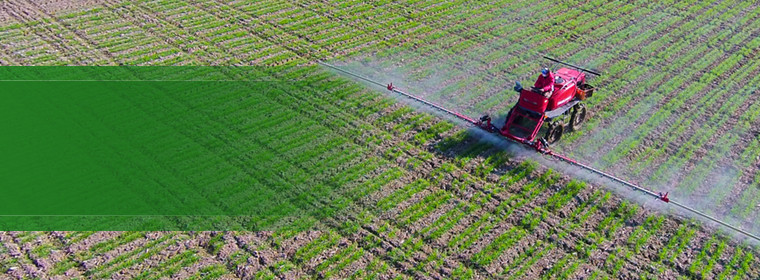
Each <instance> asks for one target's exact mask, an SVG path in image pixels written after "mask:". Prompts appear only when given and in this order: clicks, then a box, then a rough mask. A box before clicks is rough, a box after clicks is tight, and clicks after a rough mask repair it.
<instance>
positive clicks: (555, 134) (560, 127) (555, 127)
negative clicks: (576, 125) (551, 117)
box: [544, 120, 565, 144]
mask: <svg viewBox="0 0 760 280" xmlns="http://www.w3.org/2000/svg"><path fill="white" fill-rule="evenodd" d="M564 130H565V122H563V121H562V120H556V121H553V122H550V123H549V126H548V129H547V130H546V136H545V137H544V139H546V142H549V144H554V143H556V142H557V141H559V139H560V138H562V132H564Z"/></svg>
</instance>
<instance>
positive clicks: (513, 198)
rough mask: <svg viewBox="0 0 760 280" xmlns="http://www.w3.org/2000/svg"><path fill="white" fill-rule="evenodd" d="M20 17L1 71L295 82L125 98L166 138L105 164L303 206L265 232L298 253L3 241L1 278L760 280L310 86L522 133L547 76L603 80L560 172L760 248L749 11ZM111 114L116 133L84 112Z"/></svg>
mask: <svg viewBox="0 0 760 280" xmlns="http://www.w3.org/2000/svg"><path fill="white" fill-rule="evenodd" d="M2 5H3V8H4V9H3V10H2V11H0V64H2V65H4V66H7V65H16V66H22V65H23V66H41V65H137V66H197V65H240V66H243V65H247V66H250V65H254V66H267V67H262V68H263V69H264V70H262V73H265V74H266V75H262V76H265V77H267V78H271V79H273V80H277V81H296V82H292V83H289V82H282V83H268V84H267V85H268V86H269V87H270V88H267V90H260V89H259V90H257V89H256V88H251V87H250V86H249V85H246V84H242V85H241V84H239V83H236V82H235V83H233V84H232V85H230V84H227V83H218V87H219V88H215V89H214V90H209V91H208V92H205V91H199V90H197V88H193V87H192V86H188V88H186V89H185V88H180V89H179V90H188V91H190V92H193V94H167V95H163V96H156V98H152V97H151V96H149V95H134V96H129V95H124V96H119V98H121V99H122V102H123V104H126V107H127V109H129V110H127V109H124V110H125V111H128V112H132V111H139V112H145V113H146V114H145V116H144V118H145V123H146V124H145V126H143V127H139V128H142V129H144V128H150V129H145V130H144V131H143V133H142V134H138V135H135V136H133V137H123V136H124V135H127V134H130V133H131V131H130V130H128V129H130V128H119V129H113V130H111V131H110V132H109V133H110V134H109V135H110V137H112V138H113V139H122V140H121V141H123V142H119V145H115V146H113V147H104V148H103V149H110V150H109V151H116V152H123V151H125V150H124V149H123V147H130V145H133V146H135V145H138V146H135V147H140V148H139V149H141V150H140V153H139V154H138V153H135V154H134V155H131V154H130V155H128V156H125V157H123V158H120V160H121V161H123V162H124V163H125V164H128V165H130V166H133V167H135V168H139V169H140V170H148V171H150V172H147V171H146V174H147V175H145V177H142V178H146V179H151V180H153V179H158V180H159V181H156V182H161V181H160V180H161V179H162V178H172V179H166V180H167V181H165V182H164V183H165V184H160V183H157V184H156V185H166V184H179V185H194V184H198V185H199V186H200V187H204V186H205V187H208V188H209V189H215V186H217V185H216V184H218V186H220V187H219V188H220V189H224V190H226V191H227V192H225V193H223V195H225V196H224V197H225V198H227V197H229V201H228V205H227V207H233V208H234V207H236V206H238V205H240V208H238V210H240V211H244V210H241V209H251V208H246V207H254V206H255V205H253V203H254V202H250V200H249V198H250V197H254V196H253V195H252V194H251V193H246V192H245V190H246V188H245V187H246V186H257V189H256V190H257V191H268V192H270V194H275V193H278V192H282V191H283V190H285V191H288V192H286V195H287V199H284V201H285V202H281V203H283V204H281V205H287V207H283V208H286V210H287V211H291V212H287V214H288V215H283V217H275V218H273V219H272V220H271V221H270V222H271V223H273V224H277V225H284V226H283V228H285V230H278V231H256V232H251V231H4V232H0V241H1V242H2V246H0V273H2V274H0V275H2V276H3V277H4V278H18V279H23V278H39V279H68V278H91V279H107V278H115V279H123V278H141V279H148V278H149V279H154V278H163V277H169V278H183V279H184V278H190V279H230V278H232V279H236V278H243V279H278V278H283V279H300V278H327V279H333V278H355V279H366V278H377V279H392V278H393V279H395V278H400V279H418V278H421V279H429V278H433V279H442V278H447V279H469V278H471V279H486V278H506V279H538V278H541V279H579V278H583V279H631V278H636V279H758V278H760V268H758V267H759V265H760V260H759V259H758V257H760V256H759V255H758V254H760V252H759V251H758V250H757V247H756V244H753V243H751V242H748V241H747V240H744V239H742V238H741V237H737V236H733V235H731V234H729V233H727V232H725V231H723V230H722V229H721V228H714V227H711V226H709V225H705V224H703V223H702V222H700V221H698V220H693V219H689V218H684V217H682V216H680V215H667V214H663V213H662V212H658V211H656V210H654V209H655V207H657V206H660V205H662V204H650V203H645V204H644V205H643V206H642V205H639V204H637V203H636V202H633V201H632V200H629V199H630V198H628V197H625V196H621V194H619V193H613V192H610V191H608V190H607V189H606V188H605V187H604V186H592V185H591V184H589V183H586V182H584V181H583V180H582V178H575V177H574V176H573V174H565V173H562V172H558V171H554V170H552V169H550V168H548V167H546V166H542V165H541V164H539V163H538V162H537V161H534V160H532V159H531V158H530V157H525V156H517V155H514V154H511V153H507V152H505V149H504V145H503V143H502V144H499V143H498V142H496V144H495V143H494V141H491V140H489V139H488V138H484V137H482V136H480V135H478V134H476V133H472V132H471V131H470V130H468V129H467V128H466V127H463V126H458V125H456V124H455V123H452V122H450V121H448V120H446V119H444V118H440V117H438V116H437V115H433V114H429V113H424V112H419V111H417V110H415V109H414V107H411V106H407V105H405V104H404V103H403V102H397V101H395V100H394V99H393V98H389V97H388V96H386V95H384V94H383V93H381V92H379V91H377V90H376V89H372V88H369V87H367V86H365V85H363V84H361V83H358V82H356V81H351V80H349V79H346V78H345V77H341V76H339V75H336V74H335V73H332V72H330V71H327V70H325V69H322V68H320V67H318V66H316V65H315V61H317V60H324V61H330V62H334V63H336V64H338V65H344V66H345V67H346V69H352V70H355V71H358V72H362V73H364V74H366V75H368V76H372V77H374V78H377V79H381V80H382V81H385V80H388V82H391V81H393V82H394V83H396V82H397V81H398V83H397V84H398V85H399V86H402V87H405V88H408V89H409V90H410V91H414V89H421V90H420V91H419V92H415V93H419V94H421V95H424V96H425V97H427V98H430V99H431V100H434V101H436V102H440V103H442V104H445V105H446V106H447V107H452V108H456V109H458V110H461V111H463V112H466V113H467V114H468V115H472V116H477V115H479V114H481V113H485V112H490V113H494V114H501V113H503V112H506V110H508V108H510V107H511V106H512V104H513V103H514V102H515V100H516V96H515V94H514V93H513V92H511V86H512V85H513V82H514V81H515V80H520V81H524V82H525V81H529V80H531V79H533V78H534V77H535V74H536V69H539V68H540V66H541V65H542V63H543V62H541V61H538V60H537V57H540V55H541V54H548V55H551V56H553V57H557V58H560V59H562V60H566V61H572V62H574V63H576V64H581V65H588V66H590V67H593V68H595V69H598V70H600V71H602V72H603V75H602V76H601V77H598V78H594V80H593V83H594V84H595V85H597V87H598V88H600V91H599V92H598V93H597V94H596V95H595V96H594V98H592V99H589V102H588V103H587V105H588V108H589V110H590V113H591V117H590V122H589V123H587V124H586V125H585V126H584V127H583V128H582V129H581V130H580V131H576V132H574V133H570V134H567V135H566V136H565V138H563V140H562V142H561V143H560V144H559V145H558V146H556V147H554V148H555V149H558V150H560V151H562V152H566V153H568V154H571V155H572V156H573V157H576V158H579V159H580V160H582V161H584V162H590V163H593V165H594V166H597V167H600V168H603V169H605V170H610V171H614V172H615V173H616V174H622V175H624V177H626V178H630V179H632V180H636V181H638V182H641V183H642V184H643V185H644V186H648V187H652V188H654V189H657V190H661V191H670V192H671V193H672V197H674V198H678V199H680V200H682V201H688V202H690V203H693V204H692V205H694V206H695V207H699V208H700V209H703V210H706V211H709V212H710V213H712V214H715V215H717V216H720V217H722V218H724V219H726V220H728V221H730V222H732V223H734V224H737V225H741V226H742V227H744V228H747V229H749V230H751V231H752V232H758V229H759V228H758V227H757V225H756V223H755V221H756V220H757V219H758V218H760V217H758V213H760V210H759V207H758V206H760V205H759V204H760V174H759V173H758V171H759V170H760V168H758V167H759V166H758V162H760V158H759V157H760V142H759V141H760V140H759V139H760V138H758V132H759V131H760V122H758V120H757V117H758V115H760V108H757V106H758V105H757V104H759V102H757V100H756V99H757V96H758V95H757V94H755V93H757V90H758V88H757V85H758V82H760V81H759V80H758V78H757V75H756V74H757V69H758V63H759V62H758V61H759V60H758V59H757V54H758V48H760V39H758V38H760V36H758V33H759V32H760V25H758V24H760V20H758V16H759V15H760V14H759V13H760V5H757V4H753V3H752V2H750V1H741V2H739V1H716V2H707V1H662V2H655V1H633V2H631V1H565V2H561V3H556V2H548V1H544V2H538V3H536V2H535V1H495V2H489V3H486V2H480V1H476V2H467V1H407V2H389V1H378V2H363V1H332V0H324V1H313V2H312V1H269V0H267V1H232V2H226V1H158V0H156V1H129V2H120V1H117V0H104V1H81V2H79V1H21V0H8V1H4V2H3V3H2ZM267 69H268V70H267ZM0 73H5V74H6V75H8V73H10V72H9V71H6V70H3V71H0ZM11 78H23V77H7V76H4V77H3V78H2V80H8V79H11ZM215 79H219V80H240V79H245V77H241V76H240V75H234V74H230V73H228V72H220V75H219V76H215ZM32 80H34V79H33V78H32ZM0 83H3V82H0ZM6 83H7V81H6ZM215 85H217V84H215ZM193 90H195V91H193ZM89 97H93V96H89ZM63 101H65V100H62V101H61V102H53V101H49V102H48V104H46V106H47V107H44V108H46V110H50V114H51V115H52V116H59V115H57V114H60V116H68V114H72V115H74V116H72V117H70V118H72V119H77V120H90V121H91V119H100V120H102V122H103V123H104V124H108V122H109V119H108V118H106V117H108V116H109V114H108V112H110V111H117V109H116V108H115V107H117V106H116V105H117V104H110V103H108V102H106V101H108V99H106V98H105V97H103V99H94V98H93V100H91V101H90V103H78V102H73V101H72V102H71V103H72V104H78V105H64V104H66V103H65V102H63ZM99 102H100V103H99ZM0 106H2V105H0ZM98 106H104V109H102V110H93V112H98V114H103V115H97V114H93V115H87V114H86V113H83V112H88V111H87V110H82V109H83V108H85V109H86V108H94V107H98ZM108 106H111V107H108ZM98 108H100V107H98ZM61 118H62V119H66V118H65V117H61ZM132 129H135V130H137V129H138V128H132ZM151 129H152V130H151ZM163 130H166V131H171V134H169V133H167V135H162V134H161V131H163ZM126 132H130V133H126ZM162 136H170V137H162ZM166 139H171V141H168V140H166ZM176 143H181V144H182V145H183V147H184V149H186V150H189V151H192V153H191V152H186V153H181V152H176V151H175V150H172V149H171V147H172V146H173V145H176ZM122 144H123V145H122ZM114 154H118V153H114ZM257 156H260V157H257ZM254 160H255V161H256V162H255V164H254V162H251V161H254ZM175 162H176V166H175V165H174V164H172V163H175ZM143 164H144V165H143ZM152 168H155V169H152ZM208 170H213V171H208ZM272 197H275V198H276V196H272ZM200 201H202V200H200ZM199 203H200V202H199ZM246 203H248V204H246ZM278 205H280V204H278ZM286 210H283V211H286ZM292 213H298V216H296V217H297V218H292V217H293V216H291V214H292ZM288 217H290V218H292V219H289V218H288ZM304 228H306V229H309V230H302V229H304Z"/></svg>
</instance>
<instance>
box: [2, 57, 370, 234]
mask: <svg viewBox="0 0 760 280" xmlns="http://www.w3.org/2000/svg"><path fill="white" fill-rule="evenodd" d="M271 71H277V70H273V69H263V68H256V67H2V68H0V80H1V81H0V85H1V87H0V88H1V89H0V120H1V121H0V131H2V133H0V157H2V168H0V178H1V180H0V188H2V196H0V230H235V229H246V230H274V229H278V228H280V227H282V226H292V225H293V224H294V223H300V224H299V225H298V227H303V228H308V227H309V226H311V225H312V224H314V221H315V220H316V219H318V218H323V217H325V216H326V215H325V214H324V213H320V212H321V211H327V210H323V209H324V205H326V204H329V203H330V202H329V201H325V199H328V200H329V197H332V196H330V195H329V193H331V192H333V191H334V192H337V190H339V189H340V188H341V187H342V186H343V185H346V184H351V183H356V182H345V183H341V184H336V183H333V182H334V181H336V180H333V179H334V178H332V177H331V176H339V175H338V174H333V173H332V172H325V171H326V170H328V169H330V168H332V166H328V165H326V164H322V162H321V161H322V159H325V158H330V157H331V155H332V154H335V153H339V152H342V151H344V150H346V148H347V147H349V148H350V146H351V144H352V143H351V142H350V141H347V140H346V139H344V138H343V137H344V136H342V135H340V134H338V133H334V132H333V131H332V130H330V129H327V128H325V127H324V126H323V125H322V124H320V123H319V122H317V121H315V120H314V117H313V114H314V113H315V112H314V111H313V110H308V108H302V107H301V106H299V104H298V103H294V102H289V100H298V99H299V96H298V95H303V94H307V93H308V89H309V88H310V87H311V86H312V85H310V84H309V83H308V82H304V81H283V80H278V79H275V78H272V77H270V76H269V75H268V74H267V73H271ZM294 88H297V89H299V90H293V89H294ZM339 146H341V147H339ZM348 150H351V152H352V153H356V154H358V157H359V158H365V157H364V156H362V155H361V153H362V151H361V149H348ZM323 173H324V174H323ZM314 189H319V190H324V189H328V190H329V191H328V192H327V193H328V195H324V191H323V192H322V194H323V195H321V196H320V197H313V195H312V193H314ZM325 197H328V198H325ZM333 199H335V198H333ZM315 201H316V202H315Z"/></svg>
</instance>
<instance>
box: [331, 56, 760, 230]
mask: <svg viewBox="0 0 760 280" xmlns="http://www.w3.org/2000/svg"><path fill="white" fill-rule="evenodd" d="M544 58H545V59H547V60H549V61H551V62H554V63H557V64H560V65H563V66H565V67H563V68H559V69H557V71H554V72H553V73H552V72H551V71H549V70H548V69H545V71H544V72H549V73H551V74H552V75H550V76H549V77H551V78H550V81H549V83H548V86H547V87H546V88H549V89H550V90H546V88H537V87H535V86H534V87H531V88H530V89H526V88H523V87H522V85H521V84H520V83H519V82H517V83H516V84H515V87H514V90H515V91H516V92H518V93H519V98H518V100H517V102H516V103H515V105H514V106H513V107H512V108H511V109H510V110H509V112H508V113H507V115H506V118H505V120H504V125H503V126H502V127H500V128H499V127H497V126H496V125H495V124H494V120H493V119H492V118H491V116H489V115H484V116H482V117H480V118H478V119H474V118H471V117H469V116H466V115H464V114H461V113H459V112H456V111H454V110H451V109H447V108H445V107H443V106H441V105H438V104H435V103H433V102H430V101H428V100H425V99H423V98H421V97H418V96H415V95H413V94H410V93H407V92H405V91H402V90H401V89H399V88H397V87H396V86H394V85H393V83H389V84H383V83H380V82H377V81H374V80H372V79H369V78H367V77H364V76H362V75H359V74H356V73H353V72H351V71H348V70H344V69H341V68H339V67H336V66H334V65H331V64H327V63H325V62H321V61H320V62H319V64H321V65H323V66H325V67H328V68H331V69H333V70H336V71H338V72H341V73H344V74H347V75H349V76H352V77H355V78H357V79H361V80H363V81H366V82H368V83H371V84H375V85H379V86H382V87H385V88H386V89H388V90H389V91H391V92H393V93H396V94H400V95H402V96H405V97H408V98H411V99H413V100H415V101H417V102H420V103H422V104H425V105H427V106H430V107H432V108H435V109H437V110H439V111H441V112H443V113H446V114H449V115H452V116H454V117H456V118H459V119H461V120H463V121H466V122H468V123H470V124H472V125H474V126H475V127H478V128H479V129H483V130H485V131H487V132H490V133H494V134H498V135H500V136H502V137H504V138H505V139H508V140H511V141H514V142H517V143H520V144H523V145H525V146H528V147H531V148H532V149H535V150H536V151H538V152H539V153H541V154H543V155H546V156H549V157H551V158H554V159H557V160H560V161H564V162H567V163H569V164H571V165H574V166H578V167H579V168H581V169H584V170H586V171H588V172H591V173H593V174H597V175H599V176H601V177H603V178H606V179H609V180H611V181H614V182H617V183H620V184H622V185H624V186H627V187H630V188H632V189H633V190H636V191H640V192H642V193H644V194H646V195H649V196H651V197H654V198H655V199H658V200H660V201H663V202H666V203H671V204H673V205H675V206H677V207H680V208H682V209H685V210H687V211H690V212H692V213H694V214H696V215H698V216H701V217H704V218H706V219H708V220H711V221H713V222H716V223H719V224H721V225H723V226H726V227H728V228H730V229H732V230H735V231H737V232H740V233H742V234H744V235H746V236H748V237H750V238H753V239H755V240H758V241H760V237H758V236H756V235H754V234H752V233H750V232H747V231H745V230H742V229H740V228H738V227H735V226H732V225H730V224H728V223H726V222H723V221H721V220H718V219H716V218H714V217H712V216H710V215H707V214H705V213H702V212H700V211H698V210H696V209H693V208H691V207H689V206H687V205H684V204H681V203H678V202H675V201H673V200H671V199H670V198H668V193H667V192H665V193H662V192H654V191H651V190H648V189H646V188H643V187H641V186H638V185H636V184H633V183H631V182H628V181H626V180H623V179H621V178H618V177H616V176H614V175H612V174H609V173H606V172H604V171H601V170H599V169H596V168H594V167H591V166H589V165H586V164H583V163H580V162H578V161H576V160H573V159H571V158H568V157H566V156H564V155H561V154H559V153H556V152H554V151H552V150H550V149H549V145H550V144H552V143H555V142H557V141H559V140H560V138H561V137H562V135H563V134H564V133H565V131H572V130H577V129H578V128H580V126H581V124H582V123H583V122H584V121H585V120H586V117H587V110H586V106H585V105H584V104H583V101H584V100H586V99H587V98H591V97H592V96H593V94H594V92H595V88H594V87H593V86H591V85H589V84H587V83H586V78H587V77H586V74H592V75H595V76H600V74H599V73H598V72H596V71H593V70H589V69H586V68H583V67H579V66H575V65H573V64H570V63H566V62H563V61H559V60H557V59H554V58H551V57H547V56H544ZM567 67H569V68H567ZM539 79H541V78H539ZM537 84H538V81H537Z"/></svg>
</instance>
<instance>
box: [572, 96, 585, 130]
mask: <svg viewBox="0 0 760 280" xmlns="http://www.w3.org/2000/svg"><path fill="white" fill-rule="evenodd" d="M584 121H586V105H583V103H578V104H577V105H575V107H574V108H573V115H572V116H571V117H570V129H572V130H579V129H580V128H581V124H583V122H584Z"/></svg>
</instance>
